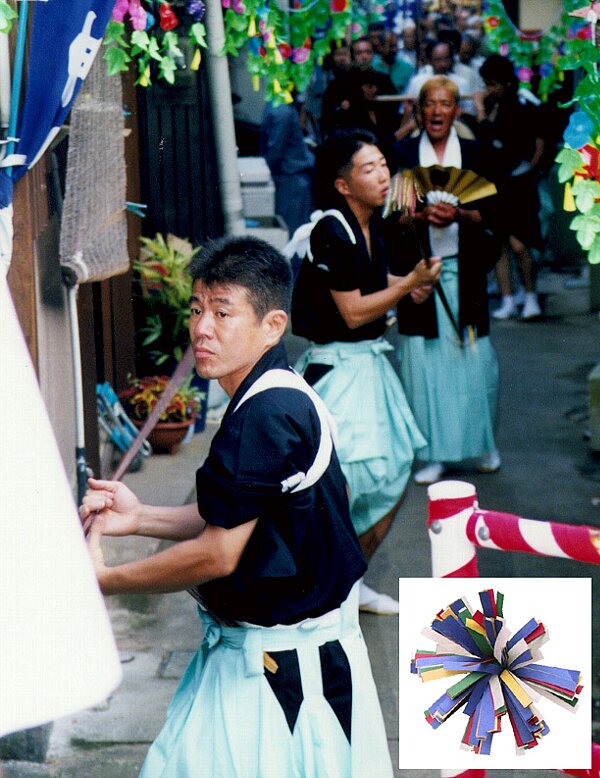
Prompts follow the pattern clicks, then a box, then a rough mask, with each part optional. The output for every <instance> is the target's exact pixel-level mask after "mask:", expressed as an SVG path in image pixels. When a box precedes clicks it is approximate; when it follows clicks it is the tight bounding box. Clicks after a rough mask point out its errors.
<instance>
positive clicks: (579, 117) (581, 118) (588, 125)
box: [563, 111, 594, 149]
mask: <svg viewBox="0 0 600 778" xmlns="http://www.w3.org/2000/svg"><path fill="white" fill-rule="evenodd" d="M593 129H594V123H593V122H592V120H591V119H590V117H589V116H588V115H587V113H586V112H585V111H574V112H573V113H572V114H571V116H570V117H569V124H568V125H567V128H566V129H565V132H564V136H563V137H564V139H565V142H566V143H568V144H569V146H570V147H571V148H572V149H580V148H581V147H582V146H585V144H586V143H587V142H588V141H589V139H590V137H591V135H592V130H593Z"/></svg>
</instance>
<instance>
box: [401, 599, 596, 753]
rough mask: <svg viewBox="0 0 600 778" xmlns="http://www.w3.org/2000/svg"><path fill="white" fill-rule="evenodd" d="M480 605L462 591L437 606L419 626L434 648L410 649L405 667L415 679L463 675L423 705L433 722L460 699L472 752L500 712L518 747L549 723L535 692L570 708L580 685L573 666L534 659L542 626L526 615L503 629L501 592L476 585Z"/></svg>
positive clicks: (492, 730)
mask: <svg viewBox="0 0 600 778" xmlns="http://www.w3.org/2000/svg"><path fill="white" fill-rule="evenodd" d="M479 599H480V601H481V606H482V611H476V612H473V611H472V609H471V608H470V606H469V604H468V603H467V601H466V599H465V598H462V599H458V600H456V601H455V602H453V603H451V604H450V605H449V606H448V607H447V608H445V609H443V610H441V611H440V612H439V613H438V614H437V616H436V617H435V619H434V620H433V621H432V622H431V626H430V627H427V628H425V629H424V630H423V634H424V635H426V636H427V637H429V638H431V639H432V640H434V641H435V642H436V649H435V651H417V652H416V654H415V657H414V659H413V660H412V662H411V672H412V673H415V674H417V675H419V677H420V678H421V680H422V681H431V680H435V679H439V678H453V679H454V678H455V676H457V675H464V678H461V679H460V680H459V681H456V683H454V684H453V685H452V686H450V688H449V689H448V690H447V691H446V692H445V693H444V694H443V695H442V696H441V697H440V698H439V699H437V700H436V701H435V702H434V703H433V704H432V705H430V706H429V708H428V710H426V711H425V718H426V720H427V721H428V723H429V724H431V726H432V727H433V728H434V729H436V728H437V727H439V726H440V725H441V724H443V723H444V722H445V721H446V719H448V718H449V717H450V716H451V715H452V714H453V713H455V712H456V711H457V710H459V709H460V708H462V707H463V706H464V711H463V712H464V713H465V714H466V715H467V716H468V717H469V720H468V723H467V726H466V729H465V733H464V735H463V738H462V744H463V745H464V746H465V747H466V748H467V749H469V750H471V751H473V752H474V753H476V754H490V753H491V748H492V740H493V737H494V735H495V734H496V733H498V732H500V731H501V729H502V718H503V717H504V716H508V720H509V721H510V724H511V727H512V731H513V734H514V737H515V742H516V746H517V751H518V752H524V751H526V750H528V749H531V748H534V747H535V746H536V745H538V743H539V741H540V739H541V738H542V737H544V736H545V735H547V734H548V733H549V732H550V728H549V727H548V725H547V724H546V722H545V721H544V720H543V719H542V717H541V715H540V713H539V712H538V711H537V710H536V708H535V707H534V704H533V703H534V701H537V700H538V699H539V696H538V695H541V696H542V697H546V698H548V699H551V700H553V701H555V702H560V703H562V704H566V705H568V706H571V707H572V708H574V707H575V706H576V705H577V702H578V697H577V695H578V694H580V693H581V690H582V688H583V687H582V685H581V675H580V673H579V671H578V670H565V669H562V668H560V667H549V666H547V665H540V664H537V662H538V660H539V659H542V654H541V653H540V650H539V649H540V646H542V645H543V644H544V643H546V642H547V640H548V634H547V631H546V628H545V626H544V625H543V624H542V622H540V621H537V619H535V618H532V619H530V620H529V621H528V622H527V623H526V624H525V625H524V626H523V627H521V629H519V630H518V631H517V632H515V634H514V635H512V634H511V632H510V630H509V629H508V627H507V626H506V624H505V619H504V616H503V612H502V608H503V600H504V597H503V595H502V594H501V593H500V592H498V593H497V594H495V593H494V590H493V589H487V590H485V591H483V592H480V593H479Z"/></svg>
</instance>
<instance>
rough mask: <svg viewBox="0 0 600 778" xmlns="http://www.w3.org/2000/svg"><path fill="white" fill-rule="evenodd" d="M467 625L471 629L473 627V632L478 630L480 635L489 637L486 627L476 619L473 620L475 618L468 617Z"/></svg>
mask: <svg viewBox="0 0 600 778" xmlns="http://www.w3.org/2000/svg"><path fill="white" fill-rule="evenodd" d="M465 627H468V628H469V629H472V630H473V632H478V633H479V634H480V635H483V637H484V638H487V632H486V631H485V628H484V627H482V626H481V625H480V624H478V623H477V622H476V621H473V619H467V620H466V621H465Z"/></svg>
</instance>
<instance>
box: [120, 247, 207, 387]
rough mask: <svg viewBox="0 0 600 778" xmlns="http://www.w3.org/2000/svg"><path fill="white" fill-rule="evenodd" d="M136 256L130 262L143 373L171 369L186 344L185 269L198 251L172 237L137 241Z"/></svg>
mask: <svg viewBox="0 0 600 778" xmlns="http://www.w3.org/2000/svg"><path fill="white" fill-rule="evenodd" d="M140 241H141V243H142V248H141V250H140V256H139V258H138V259H136V260H134V262H133V269H134V272H135V274H136V278H135V280H136V285H135V287H134V291H135V293H136V297H137V314H138V320H139V324H140V327H139V329H138V337H139V339H140V340H139V342H138V354H140V356H141V357H142V358H144V359H146V360H147V361H148V362H149V364H147V365H140V367H141V369H142V371H143V372H145V370H146V368H148V372H150V369H152V370H155V369H156V368H157V367H160V366H163V369H164V368H165V367H166V368H167V369H171V370H172V369H174V367H175V366H176V365H177V364H178V363H179V361H180V360H181V357H182V356H183V353H184V351H185V349H186V347H187V345H188V342H189V334H188V323H189V302H190V295H191V293H192V282H191V279H190V277H189V275H188V272H187V267H188V265H189V263H190V261H191V259H192V257H194V255H195V254H197V253H198V251H199V248H193V247H192V245H191V243H189V242H188V241H186V240H183V239H182V238H178V237H177V236H175V235H167V237H166V239H165V237H164V236H163V235H162V234H161V233H160V232H158V233H156V235H155V236H154V238H146V237H142V238H140Z"/></svg>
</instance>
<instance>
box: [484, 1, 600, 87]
mask: <svg viewBox="0 0 600 778" xmlns="http://www.w3.org/2000/svg"><path fill="white" fill-rule="evenodd" d="M579 2H580V0H564V9H563V10H562V11H561V12H560V13H559V14H558V15H557V18H556V20H555V21H554V22H553V23H552V24H551V25H550V27H549V28H548V30H546V31H545V32H527V31H525V30H520V29H519V28H518V27H517V26H516V25H515V24H514V23H513V22H512V21H511V19H510V17H509V16H508V14H507V13H506V9H505V7H504V3H503V2H502V0H487V2H485V3H484V5H483V8H484V15H483V26H484V31H485V34H486V45H487V46H488V48H489V49H490V50H491V51H494V52H497V53H499V54H501V55H502V56H504V57H508V58H509V59H510V61H511V62H512V63H513V64H514V66H515V72H516V74H517V77H518V79H519V84H520V85H521V86H522V87H525V88H527V89H530V88H531V86H532V81H533V79H534V76H536V75H537V76H539V81H538V83H537V86H536V91H537V94H538V95H539V96H540V98H541V99H542V100H543V101H545V100H547V98H548V95H549V94H551V93H552V92H553V91H554V90H555V89H558V88H559V87H560V85H561V82H562V79H563V74H562V70H563V68H562V66H561V65H560V63H559V61H558V60H559V57H560V55H561V53H563V52H564V50H565V42H566V41H568V40H572V39H578V40H581V39H585V36H586V35H587V32H586V30H585V28H584V27H583V26H582V25H581V24H580V23H578V21H577V20H575V19H573V18H572V17H571V16H570V15H569V12H570V11H572V10H573V9H575V8H576V7H577V5H578V4H579Z"/></svg>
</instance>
